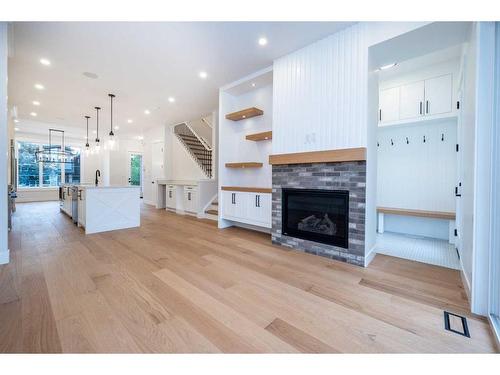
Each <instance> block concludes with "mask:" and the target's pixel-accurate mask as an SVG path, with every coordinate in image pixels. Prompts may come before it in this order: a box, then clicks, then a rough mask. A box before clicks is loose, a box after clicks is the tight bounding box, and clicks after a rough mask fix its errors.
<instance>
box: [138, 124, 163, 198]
mask: <svg viewBox="0 0 500 375" xmlns="http://www.w3.org/2000/svg"><path fill="white" fill-rule="evenodd" d="M143 144H144V145H143V150H144V154H143V155H144V156H143V157H144V159H143V163H144V189H143V190H144V202H145V203H148V204H155V203H156V180H157V179H162V178H165V152H160V155H153V146H154V145H158V144H159V145H161V150H165V126H163V125H162V126H157V127H154V128H152V129H150V130H148V131H147V132H145V133H144V142H143ZM153 182H154V183H153Z"/></svg>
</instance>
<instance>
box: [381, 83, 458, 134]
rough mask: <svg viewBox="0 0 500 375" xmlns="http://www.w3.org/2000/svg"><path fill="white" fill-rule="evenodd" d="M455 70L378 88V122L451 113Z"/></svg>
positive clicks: (383, 122)
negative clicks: (453, 73) (395, 85)
mask: <svg viewBox="0 0 500 375" xmlns="http://www.w3.org/2000/svg"><path fill="white" fill-rule="evenodd" d="M452 78H453V77H452V74H444V75H441V76H438V77H432V78H429V79H425V80H420V81H416V82H409V83H406V84H403V85H400V86H397V87H391V88H386V89H382V90H380V92H379V124H380V126H386V125H392V124H394V123H396V124H397V123H398V121H402V122H406V121H408V120H422V119H426V118H429V116H436V115H445V114H451V113H452V110H453V105H452V102H453V79H452Z"/></svg>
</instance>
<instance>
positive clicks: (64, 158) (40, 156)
mask: <svg viewBox="0 0 500 375" xmlns="http://www.w3.org/2000/svg"><path fill="white" fill-rule="evenodd" d="M52 133H60V134H61V144H60V145H52ZM74 157H75V154H74V153H73V152H72V151H70V150H69V147H68V148H66V147H65V144H64V130H57V129H49V145H48V146H43V148H42V149H41V150H38V151H35V158H36V161H37V162H38V163H43V162H45V163H73V159H74Z"/></svg>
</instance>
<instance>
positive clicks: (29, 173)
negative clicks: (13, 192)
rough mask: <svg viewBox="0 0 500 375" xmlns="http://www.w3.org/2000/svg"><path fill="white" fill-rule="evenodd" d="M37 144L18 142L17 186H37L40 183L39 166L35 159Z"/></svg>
mask: <svg viewBox="0 0 500 375" xmlns="http://www.w3.org/2000/svg"><path fill="white" fill-rule="evenodd" d="M38 148H39V145H38V144H36V143H28V142H19V143H18V162H17V163H18V176H19V182H18V186H19V187H37V186H39V185H40V168H39V166H38V163H37V161H36V157H35V151H38Z"/></svg>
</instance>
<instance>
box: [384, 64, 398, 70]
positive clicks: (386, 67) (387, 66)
mask: <svg viewBox="0 0 500 375" xmlns="http://www.w3.org/2000/svg"><path fill="white" fill-rule="evenodd" d="M396 65H398V63H392V64H387V65H383V66H381V67H380V68H379V70H387V69H390V68H394V67H395V66H396Z"/></svg>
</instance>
